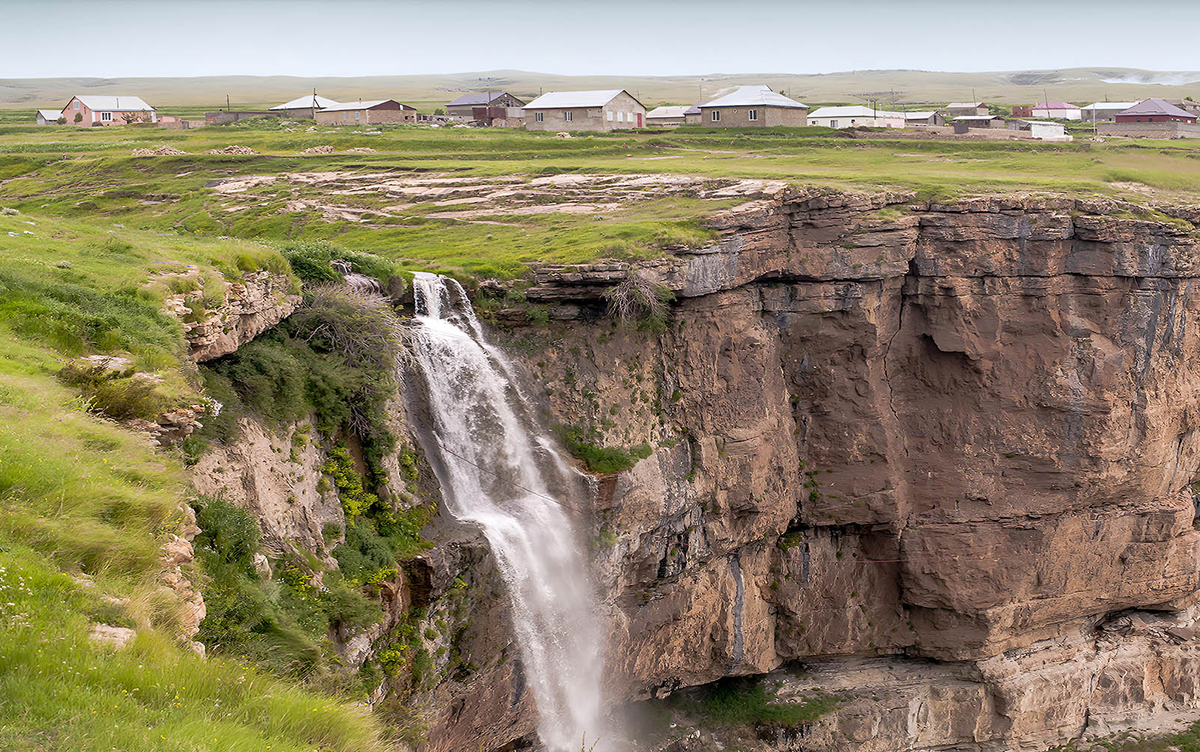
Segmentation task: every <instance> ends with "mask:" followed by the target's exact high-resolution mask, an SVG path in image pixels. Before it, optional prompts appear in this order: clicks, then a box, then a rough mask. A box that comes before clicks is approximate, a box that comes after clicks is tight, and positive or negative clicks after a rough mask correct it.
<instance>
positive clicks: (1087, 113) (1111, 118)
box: [1079, 107, 1120, 123]
mask: <svg viewBox="0 0 1200 752" xmlns="http://www.w3.org/2000/svg"><path fill="white" fill-rule="evenodd" d="M1118 112H1120V110H1096V111H1095V112H1093V111H1092V108H1090V107H1084V108H1083V109H1082V110H1080V111H1079V119H1080V120H1086V121H1087V122H1089V123H1091V122H1093V121H1094V122H1097V123H1112V122H1115V121H1116V119H1117V113H1118Z"/></svg>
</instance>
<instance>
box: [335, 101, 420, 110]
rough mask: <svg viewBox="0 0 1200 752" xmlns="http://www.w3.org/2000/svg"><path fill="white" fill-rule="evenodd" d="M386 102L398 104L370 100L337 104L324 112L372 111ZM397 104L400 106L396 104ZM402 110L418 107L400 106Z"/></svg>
mask: <svg viewBox="0 0 1200 752" xmlns="http://www.w3.org/2000/svg"><path fill="white" fill-rule="evenodd" d="M386 102H396V100H394V99H368V100H365V101H362V102H342V103H341V104H335V105H333V106H332V107H326V108H325V109H323V110H322V112H343V111H345V110H371V109H374V108H376V107H378V106H379V105H381V104H384V103H386ZM396 104H400V103H399V102H396ZM400 109H402V110H415V109H416V107H409V106H408V105H406V104H400Z"/></svg>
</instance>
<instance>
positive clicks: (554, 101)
mask: <svg viewBox="0 0 1200 752" xmlns="http://www.w3.org/2000/svg"><path fill="white" fill-rule="evenodd" d="M645 120H646V108H645V107H644V106H643V105H642V103H641V102H639V101H638V100H637V98H636V97H634V96H633V95H632V94H630V93H629V92H627V91H625V90H624V89H600V90H595V91H551V92H547V93H545V94H543V95H541V96H540V97H538V98H537V99H535V100H533V101H532V102H530V103H529V104H527V105H525V128H526V130H531V131H613V130H622V129H626V128H641V127H642V126H643V125H645Z"/></svg>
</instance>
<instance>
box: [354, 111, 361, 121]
mask: <svg viewBox="0 0 1200 752" xmlns="http://www.w3.org/2000/svg"><path fill="white" fill-rule="evenodd" d="M361 114H362V113H361V112H359V111H358V110H355V111H354V119H355V120H358V116H359V115H361Z"/></svg>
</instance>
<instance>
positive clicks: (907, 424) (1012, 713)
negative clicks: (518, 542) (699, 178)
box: [508, 191, 1200, 750]
mask: <svg viewBox="0 0 1200 752" xmlns="http://www.w3.org/2000/svg"><path fill="white" fill-rule="evenodd" d="M1198 214H1200V212H1196V211H1195V210H1182V209H1177V208H1169V207H1168V208H1160V209H1157V210H1152V211H1150V210H1145V209H1142V208H1139V207H1133V206H1129V205H1125V204H1119V203H1116V202H1109V201H1100V200H1097V201H1083V200H1072V199H1048V198H1022V197H1007V198H987V199H976V200H968V201H963V202H960V203H957V204H954V205H937V204H928V203H920V202H917V201H915V197H914V196H905V195H886V194H877V195H870V196H852V195H840V194H839V195H825V194H821V193H817V192H815V191H792V192H787V193H782V194H779V195H778V196H776V197H774V198H772V199H769V200H764V201H762V202H759V203H757V204H753V205H750V206H747V207H744V208H742V209H741V210H736V211H733V212H730V213H729V214H727V215H725V216H723V217H720V218H718V219H717V220H715V221H714V226H715V227H716V228H717V229H718V230H719V232H720V240H719V242H717V243H715V244H713V245H712V246H710V247H708V248H705V249H702V250H700V251H695V252H685V253H680V254H677V255H675V256H673V257H671V258H669V259H666V260H663V261H660V262H655V263H652V264H649V265H646V266H645V267H643V269H642V271H641V274H643V275H644V276H646V277H647V278H649V279H650V280H652V281H654V282H656V283H658V284H661V285H665V286H666V287H669V288H670V289H672V290H673V291H674V292H675V294H676V296H677V298H678V301H677V303H676V305H675V306H674V310H673V312H672V315H671V316H670V317H669V321H668V324H667V327H666V330H665V331H663V332H661V333H660V334H652V333H633V332H629V331H627V330H618V329H614V325H613V323H612V321H611V320H609V319H606V318H603V317H601V315H600V314H601V313H602V311H603V307H602V306H603V301H602V299H601V295H602V293H603V291H604V290H605V289H607V288H608V287H609V286H611V285H613V284H615V283H616V282H617V281H619V280H620V279H623V278H624V277H625V275H626V271H625V269H624V268H623V267H621V266H619V265H597V266H592V267H572V268H553V269H543V270H542V271H541V272H539V280H538V284H537V285H536V286H535V287H533V288H531V289H530V290H529V291H528V297H529V299H530V300H533V301H537V302H546V303H549V304H550V305H551V306H552V308H551V312H552V315H553V316H554V317H555V318H556V319H558V320H556V321H554V322H552V323H551V324H550V331H549V337H548V339H547V337H546V332H544V331H542V332H541V333H539V334H538V336H537V337H536V338H535V337H531V336H529V335H530V334H531V332H530V331H528V330H525V329H524V328H522V327H520V326H516V327H512V328H510V329H509V332H508V336H509V337H510V338H511V340H510V342H509V344H510V345H511V346H512V348H511V349H512V350H513V351H518V352H519V351H520V350H521V348H525V350H526V351H529V350H531V349H532V353H531V354H530V355H529V356H528V357H527V358H526V359H525V360H526V362H527V367H528V370H529V372H530V376H531V379H533V380H534V381H535V382H537V383H545V384H547V399H548V402H549V406H550V410H551V412H552V413H553V414H554V416H555V419H556V420H558V421H559V422H562V423H565V424H577V425H582V426H587V427H592V428H595V429H596V430H597V431H598V432H599V434H600V435H601V436H602V437H603V443H605V444H609V445H625V446H630V445H634V444H638V443H640V442H648V443H649V444H650V445H651V446H652V447H654V448H655V451H654V453H653V454H652V455H651V456H650V457H649V458H647V459H644V460H642V461H641V462H639V463H638V464H637V465H636V466H635V467H634V468H633V469H631V470H630V471H628V472H625V473H622V474H620V475H618V476H616V477H611V478H607V479H605V481H604V482H602V483H601V493H600V494H599V497H598V500H597V506H596V523H595V530H594V531H593V533H594V535H595V536H596V544H595V545H596V552H597V553H596V558H597V566H598V570H599V571H600V572H601V573H602V579H603V585H604V588H605V591H606V593H607V603H608V604H609V606H610V608H611V613H612V616H613V623H614V625H615V626H614V629H613V636H612V648H611V650H610V658H609V660H610V670H611V674H612V681H611V689H612V691H613V692H614V693H616V695H618V696H623V697H626V698H631V699H632V698H642V697H647V696H650V695H652V694H655V693H659V694H661V693H663V692H664V691H669V690H671V689H674V688H676V687H680V686H687V685H694V684H699V683H704V682H709V681H713V680H715V679H717V678H719V677H722V676H729V675H738V674H750V673H762V672H767V671H771V670H773V669H776V668H777V667H779V666H781V665H783V664H785V663H788V662H791V661H796V660H804V661H805V662H806V663H807V664H809V665H811V666H813V667H817V669H819V671H824V672H825V674H824V676H826V678H827V679H830V677H838V676H843V674H844V676H843V680H839V681H834V680H833V679H830V682H826V683H827V684H831V685H837V686H847V687H853V686H855V684H854V682H853V681H851V682H847V681H845V680H844V678H845V677H846V676H857V677H858V680H859V681H860V682H861V684H863V685H864V686H873V688H874V689H875V690H876V693H877V700H878V701H877V702H875V703H874V704H872V701H865V700H855V701H853V702H849V703H847V704H845V705H843V707H842V708H841V709H839V710H837V711H835V712H834V713H833V714H832V715H831V716H829V717H827V718H826V719H825V720H824V721H823V722H822V723H821V724H818V726H819V727H820V728H822V729H825V731H824V732H818V733H814V734H813V735H812V736H810V737H809V738H808V739H807V740H806V744H809V745H816V746H817V747H819V748H829V749H840V748H848V747H846V745H847V744H848V743H849V742H848V740H850V739H853V738H854V736H855V733H853V732H854V729H858V730H859V731H860V732H861V731H862V729H865V728H876V729H879V728H893V729H894V730H895V733H891V732H889V733H886V734H885V733H882V732H880V733H878V734H877V736H878V737H879V738H878V740H877V741H876V742H873V743H874V744H875V746H872V747H871V749H879V750H887V749H930V748H934V747H937V746H944V745H956V744H966V743H972V744H979V745H981V746H982V747H985V748H1004V747H1008V746H1011V745H1014V744H1018V745H1029V746H1037V745H1045V744H1051V743H1056V742H1058V741H1061V740H1064V739H1069V738H1074V737H1077V736H1079V735H1081V734H1098V733H1107V732H1110V731H1112V730H1117V729H1119V728H1122V727H1125V726H1126V725H1130V724H1133V723H1134V722H1135V720H1136V721H1140V722H1148V721H1147V719H1153V718H1165V717H1167V716H1170V717H1179V716H1180V715H1181V714H1185V711H1187V710H1189V709H1194V708H1196V707H1197V706H1200V698H1198V697H1197V695H1196V689H1195V687H1194V683H1193V681H1191V680H1190V679H1189V678H1188V677H1189V676H1194V675H1195V671H1194V669H1195V661H1196V660H1197V657H1196V656H1197V653H1196V649H1197V642H1196V641H1195V639H1194V634H1195V633H1194V631H1193V630H1194V621H1195V620H1194V618H1193V615H1192V611H1190V610H1189V608H1190V607H1191V606H1192V605H1193V604H1194V603H1195V602H1196V600H1197V598H1196V592H1197V588H1198V585H1200V583H1198V581H1197V565H1198V561H1197V554H1198V550H1197V541H1198V540H1200V534H1198V533H1197V532H1196V531H1195V530H1194V529H1193V518H1194V517H1195V516H1196V512H1195V505H1194V503H1193V499H1192V494H1191V491H1190V490H1189V484H1190V483H1191V482H1192V480H1193V478H1194V475H1195V472H1196V469H1197V466H1198V464H1200V459H1198V457H1197V453H1198V451H1200V431H1197V428H1198V427H1200V356H1198V346H1200V342H1198V337H1200V330H1198V329H1197V324H1196V323H1195V322H1196V320H1197V313H1198V312H1197V307H1198V303H1197V300H1196V296H1194V295H1193V291H1192V287H1193V284H1194V277H1196V276H1197V275H1200V266H1198V265H1197V263H1196V252H1197V251H1198V250H1200V240H1198V239H1197V236H1196V235H1195V233H1194V231H1193V230H1192V227H1191V225H1190V222H1194V221H1197V220H1198V219H1200V217H1198V216H1197V215H1198ZM531 341H534V342H537V343H539V344H537V345H531V344H530V342H531ZM547 341H549V342H550V343H551V344H550V346H549V347H545V346H544V344H545V342H547ZM913 659H936V661H937V662H935V663H928V662H924V663H921V662H917V663H914V662H913ZM864 661H865V662H864ZM872 661H873V662H872ZM872 671H874V672H876V673H874V674H872V673H871V672H872ZM856 672H857V673H856ZM864 672H865V673H864ZM889 672H893V673H894V672H900V673H901V674H905V675H906V676H908V677H909V679H911V681H905V682H895V681H887V680H884V679H883V678H882V677H887V676H889V675H890V674H889ZM905 672H907V673H905ZM871 676H875V677H876V681H874V684H873V685H872V680H871V679H870V677H871ZM893 678H894V677H893ZM806 681H808V680H806ZM839 682H840V683H839ZM793 685H794V687H800V688H803V686H808V685H813V686H815V685H814V684H813V682H812V681H808V685H806V684H805V682H804V681H800V680H790V683H789V685H788V686H793ZM901 685H903V686H902V687H901ZM951 689H953V691H951ZM797 691H799V689H797ZM905 693H907V694H905ZM923 693H924V694H923ZM930 693H932V694H930ZM880 698H881V699H880ZM914 698H915V699H914ZM922 708H923V710H922ZM922 713H924V714H925V715H924V716H922V715H921V714H922ZM914 714H915V715H914ZM931 714H932V715H931ZM922 717H924V718H925V721H924V722H922V721H921V720H920V719H921V718H922ZM856 724H857V725H856ZM863 724H865V725H863ZM917 730H919V733H918V731H917ZM822 733H825V736H822V735H821V734H822ZM847 734H849V736H847ZM872 734H873V735H875V732H872ZM773 748H778V749H783V748H790V747H787V746H776V747H773ZM805 748H806V749H807V748H810V747H805Z"/></svg>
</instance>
